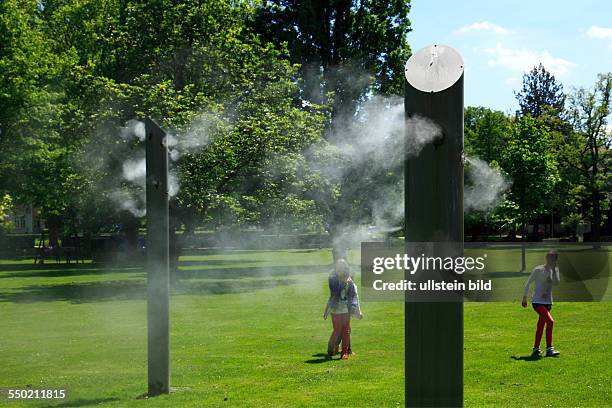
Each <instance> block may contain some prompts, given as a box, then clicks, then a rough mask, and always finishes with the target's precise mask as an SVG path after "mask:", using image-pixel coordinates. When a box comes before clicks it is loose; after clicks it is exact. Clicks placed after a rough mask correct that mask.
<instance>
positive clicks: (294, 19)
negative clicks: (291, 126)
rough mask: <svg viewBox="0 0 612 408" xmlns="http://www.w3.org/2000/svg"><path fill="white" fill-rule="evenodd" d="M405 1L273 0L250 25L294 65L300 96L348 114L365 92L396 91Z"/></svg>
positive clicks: (403, 52) (404, 51)
mask: <svg viewBox="0 0 612 408" xmlns="http://www.w3.org/2000/svg"><path fill="white" fill-rule="evenodd" d="M409 11H410V4H409V1H405V0H395V1H391V2H389V1H381V0H365V1H351V0H333V1H324V0H274V1H268V2H265V5H264V7H262V8H261V9H260V10H259V12H258V14H257V17H256V19H255V20H254V22H253V24H254V26H255V28H256V30H257V32H260V33H262V34H263V36H264V38H265V39H266V40H268V41H270V42H272V43H274V44H283V43H286V44H287V45H288V49H289V52H290V56H291V59H292V61H293V62H296V63H298V64H300V67H301V68H300V70H301V78H302V79H303V86H302V98H304V99H307V100H310V101H313V102H315V103H319V104H326V103H328V102H330V98H331V104H332V106H333V109H332V116H334V117H336V116H341V115H342V114H347V113H348V114H349V115H352V113H354V111H355V109H356V108H357V106H358V104H359V102H360V101H362V100H363V98H364V97H366V94H367V93H368V92H371V91H375V92H377V93H383V94H400V93H401V92H402V89H403V82H404V74H403V72H404V63H405V61H406V59H407V58H408V56H409V55H410V48H409V46H408V44H407V42H406V35H407V33H408V32H409V31H410V20H409V19H408V12H409Z"/></svg>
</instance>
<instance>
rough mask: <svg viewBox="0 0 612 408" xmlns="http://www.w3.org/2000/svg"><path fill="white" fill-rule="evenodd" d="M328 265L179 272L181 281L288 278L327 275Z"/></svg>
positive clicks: (181, 270)
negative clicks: (304, 275) (316, 274)
mask: <svg viewBox="0 0 612 408" xmlns="http://www.w3.org/2000/svg"><path fill="white" fill-rule="evenodd" d="M329 268H330V267H329V266H328V265H299V266H266V267H255V268H225V269H189V270H183V269H180V270H179V277H181V278H183V279H239V278H245V277H251V278H257V277H265V276H289V275H303V274H313V273H328V272H329Z"/></svg>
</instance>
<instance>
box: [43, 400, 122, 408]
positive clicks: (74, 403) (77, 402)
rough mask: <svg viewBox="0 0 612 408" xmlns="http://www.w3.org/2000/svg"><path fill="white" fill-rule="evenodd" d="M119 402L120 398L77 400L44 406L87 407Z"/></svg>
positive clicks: (56, 407)
mask: <svg viewBox="0 0 612 408" xmlns="http://www.w3.org/2000/svg"><path fill="white" fill-rule="evenodd" d="M114 401H119V398H95V399H76V400H73V401H66V400H61V401H58V402H57V404H49V405H43V407H44V408H59V407H62V408H64V407H66V408H71V407H87V406H90V405H99V404H104V403H107V402H114Z"/></svg>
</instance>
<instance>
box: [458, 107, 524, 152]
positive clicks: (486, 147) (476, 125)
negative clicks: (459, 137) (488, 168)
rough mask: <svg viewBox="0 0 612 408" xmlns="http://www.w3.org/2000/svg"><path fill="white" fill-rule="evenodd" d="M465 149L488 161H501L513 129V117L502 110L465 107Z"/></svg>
mask: <svg viewBox="0 0 612 408" xmlns="http://www.w3.org/2000/svg"><path fill="white" fill-rule="evenodd" d="M464 122H465V135H464V138H465V150H466V153H467V154H469V155H475V156H478V157H479V158H480V159H482V160H484V161H486V162H487V163H490V162H493V161H499V160H501V157H502V152H503V150H504V149H505V148H506V143H507V139H508V138H509V134H510V132H511V131H512V121H511V119H510V118H509V117H508V116H507V115H506V114H505V113H503V112H501V111H493V110H491V109H488V108H484V107H481V106H479V107H472V106H468V107H467V108H465V114H464Z"/></svg>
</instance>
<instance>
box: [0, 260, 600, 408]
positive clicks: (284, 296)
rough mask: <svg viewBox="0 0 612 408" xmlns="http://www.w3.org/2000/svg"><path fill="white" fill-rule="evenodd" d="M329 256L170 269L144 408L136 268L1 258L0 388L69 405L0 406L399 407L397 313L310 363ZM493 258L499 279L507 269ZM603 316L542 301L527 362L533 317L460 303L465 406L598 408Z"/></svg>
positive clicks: (367, 307)
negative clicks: (174, 275)
mask: <svg viewBox="0 0 612 408" xmlns="http://www.w3.org/2000/svg"><path fill="white" fill-rule="evenodd" d="M353 255H354V256H356V254H353ZM530 256H533V257H535V256H537V255H536V254H533V255H530ZM329 260H330V255H329V252H328V251H325V250H321V251H318V250H317V251H311V250H288V251H274V252H266V251H259V252H251V251H232V252H225V253H217V254H213V253H211V254H210V255H202V256H187V257H183V258H181V270H182V279H180V281H179V283H178V284H177V286H176V288H175V291H174V294H173V297H172V304H171V313H172V315H171V324H172V329H171V342H172V352H171V353H172V387H173V392H172V393H171V394H170V395H167V396H161V397H157V398H153V399H144V398H142V396H143V394H144V392H145V391H146V303H145V276H144V273H143V271H142V269H141V268H138V267H128V266H123V267H119V266H115V267H109V268H101V267H100V266H98V265H93V264H84V265H83V264H79V265H78V266H75V265H71V266H66V265H56V264H54V263H50V264H47V265H43V266H34V265H32V261H31V260H26V261H11V260H4V261H1V262H0V333H2V334H1V337H0V387H3V388H25V387H28V386H29V387H32V388H37V389H42V388H45V389H49V388H63V389H66V390H67V393H68V399H67V400H65V401H28V402H10V403H8V402H6V400H4V401H0V405H2V404H3V403H6V405H7V406H10V407H18V406H24V407H43V406H62V407H67V406H70V407H80V406H90V405H96V406H104V407H126V406H128V407H132V406H134V407H138V406H142V407H145V406H146V407H169V406H172V407H183V406H193V407H202V406H205V407H283V406H287V407H300V406H303V407H337V406H353V407H395V406H403V404H404V392H403V370H404V360H403V355H404V350H403V345H404V342H403V335H404V327H403V326H404V325H403V304H402V303H380V302H369V303H365V304H363V305H362V307H363V309H364V312H365V314H366V318H365V319H364V320H362V321H356V322H354V324H353V336H352V343H353V348H354V351H355V353H356V355H355V356H354V358H351V359H350V360H348V361H341V360H337V359H334V360H332V361H329V360H326V359H325V358H324V355H323V353H324V352H325V350H326V342H327V338H328V336H329V333H330V329H331V323H330V322H329V321H324V320H323V319H322V316H321V315H322V312H323V307H324V303H325V301H326V298H327V288H326V276H327V273H328V272H329V268H330V267H329ZM353 262H358V259H356V258H353ZM529 262H535V260H534V259H531V258H530V259H529ZM506 263H507V264H504V265H501V266H500V268H502V269H503V268H512V267H513V266H512V265H510V261H508V262H506ZM510 279H516V280H517V281H519V280H520V281H523V280H524V279H525V277H523V276H513V277H512V278H510ZM517 297H520V294H519V295H517ZM611 311H612V307H611V306H610V303H608V302H604V303H558V304H555V308H554V309H553V315H554V316H555V320H556V333H555V335H556V340H555V344H556V346H557V347H558V348H559V349H560V350H561V352H562V356H561V357H560V358H557V359H550V358H548V359H547V358H544V359H541V360H537V361H530V360H529V359H526V358H525V357H526V356H527V355H528V354H529V351H530V348H531V343H532V341H533V340H532V337H533V328H534V326H535V320H536V315H535V313H534V312H533V311H532V310H531V309H523V308H521V307H520V306H519V305H518V303H468V304H466V305H465V402H466V406H517V407H521V406H529V407H536V406H542V407H544V406H553V407H559V406H568V407H570V406H581V407H587V406H588V407H591V406H593V407H599V406H606V405H608V406H609V405H610V402H609V401H611V400H612V395H611V386H610V383H611V379H612V363H611V357H612V351H611V347H610V346H611V341H610V335H611V334H612V333H611V331H610V329H611V327H612V324H611V321H610V312H611Z"/></svg>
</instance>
